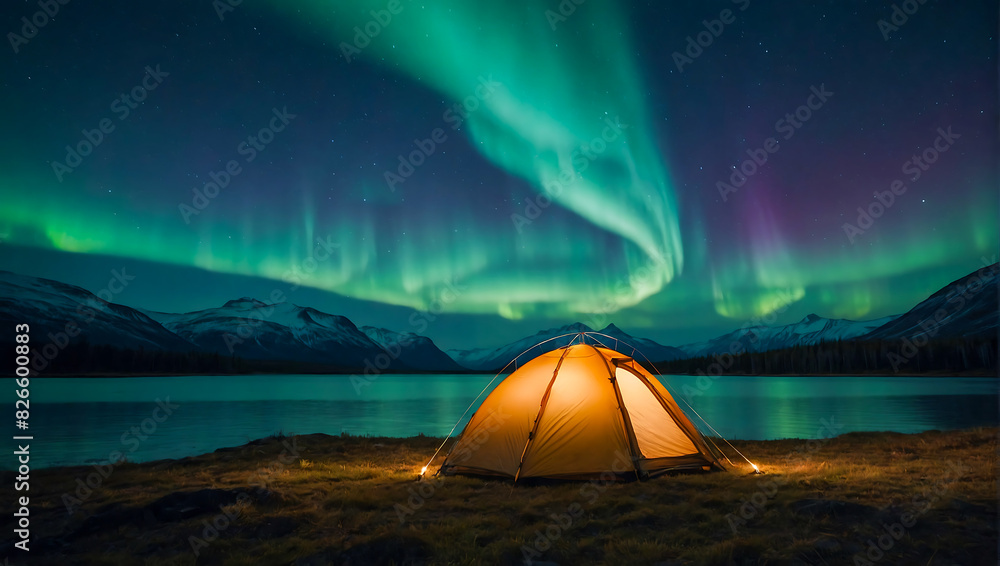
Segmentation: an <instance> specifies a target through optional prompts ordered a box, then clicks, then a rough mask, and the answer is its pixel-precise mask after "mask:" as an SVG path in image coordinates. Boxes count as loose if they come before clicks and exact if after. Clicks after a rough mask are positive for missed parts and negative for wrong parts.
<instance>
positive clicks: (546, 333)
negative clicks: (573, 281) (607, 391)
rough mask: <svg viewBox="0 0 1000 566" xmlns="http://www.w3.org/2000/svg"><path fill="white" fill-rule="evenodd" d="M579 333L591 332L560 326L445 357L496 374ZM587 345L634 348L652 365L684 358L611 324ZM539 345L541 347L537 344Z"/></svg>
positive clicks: (577, 326) (625, 351) (622, 349)
mask: <svg viewBox="0 0 1000 566" xmlns="http://www.w3.org/2000/svg"><path fill="white" fill-rule="evenodd" d="M580 332H594V330H593V329H592V328H590V327H589V326H587V325H586V324H583V323H580V322H577V323H574V324H569V325H566V326H560V327H559V328H550V329H548V330H543V331H541V332H539V333H537V334H533V335H531V336H527V337H525V338H522V339H520V340H517V341H515V342H511V343H510V344H507V345H505V346H501V347H499V348H494V349H489V348H478V349H474V350H448V355H449V356H451V357H452V359H454V360H455V361H456V362H458V363H459V365H462V366H464V367H467V368H469V369H472V370H476V371H499V370H500V369H502V368H504V367H505V366H506V365H507V364H508V363H510V362H511V360H513V359H514V358H515V357H517V356H518V355H519V354H521V353H522V352H524V355H523V356H521V357H519V358H518V365H520V364H522V363H524V362H526V361H528V360H530V359H531V358H534V357H535V356H538V355H539V354H544V353H545V352H550V351H552V350H555V349H557V348H561V347H563V346H565V345H567V344H569V343H570V341H572V340H576V339H578V338H577V335H578V334H579V333H580ZM599 334H605V335H607V336H611V337H612V338H617V339H618V342H616V341H615V340H612V339H609V338H606V337H604V336H600V335H599ZM587 341H588V343H594V342H599V343H601V344H604V345H605V346H607V347H609V348H612V349H617V350H618V351H620V352H622V353H623V354H627V355H631V354H632V353H633V350H632V348H635V349H636V350H637V351H638V352H642V354H644V355H645V356H646V358H647V359H649V360H650V361H652V362H658V361H665V360H676V359H678V358H684V357H686V356H685V355H684V352H682V351H681V350H678V349H677V348H672V347H670V346H664V345H662V344H658V343H656V342H654V341H652V340H647V339H645V338H637V337H635V336H631V335H629V334H627V333H626V332H624V331H622V330H621V329H620V328H618V327H617V326H615V325H613V324H609V325H608V326H606V327H605V328H604V329H603V330H600V331H598V335H594V336H591V337H589V338H587ZM540 342H545V343H544V344H539V343H540ZM625 344H629V345H630V346H631V347H628V346H626V345H625ZM638 352H635V356H636V357H637V358H638V359H639V360H640V361H643V357H642V356H641V355H639V353H638ZM508 369H509V370H511V371H513V369H514V366H513V365H512V366H511V367H510V368H508Z"/></svg>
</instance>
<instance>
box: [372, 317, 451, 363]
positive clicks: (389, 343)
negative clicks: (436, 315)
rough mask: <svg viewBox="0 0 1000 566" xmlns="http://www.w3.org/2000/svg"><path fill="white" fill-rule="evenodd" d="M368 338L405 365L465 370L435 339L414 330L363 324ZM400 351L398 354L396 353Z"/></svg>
mask: <svg viewBox="0 0 1000 566" xmlns="http://www.w3.org/2000/svg"><path fill="white" fill-rule="evenodd" d="M360 330H361V332H364V333H365V335H366V336H368V338H370V339H371V340H372V341H373V342H375V343H376V344H378V345H379V346H381V347H382V349H383V350H385V351H386V352H388V353H389V354H390V355H392V356H394V357H396V358H397V359H398V360H399V361H400V362H401V363H402V364H403V365H405V366H406V367H408V368H412V369H415V370H420V371H441V372H451V371H463V370H464V369H465V368H463V367H461V366H460V365H458V364H457V363H455V361H454V360H452V359H451V358H450V357H448V354H445V353H444V352H443V351H441V349H440V348H438V347H437V345H435V344H434V341H433V340H431V339H430V338H427V337H426V336H420V335H419V334H414V333H412V332H393V331H392V330H386V329H385V328H376V327H374V326H362V327H361V328H360ZM396 352H398V354H397V353H396Z"/></svg>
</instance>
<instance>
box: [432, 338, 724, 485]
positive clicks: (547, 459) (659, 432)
mask: <svg viewBox="0 0 1000 566" xmlns="http://www.w3.org/2000/svg"><path fill="white" fill-rule="evenodd" d="M712 469H720V470H721V469H723V467H722V465H721V463H720V462H719V460H718V458H717V457H716V456H715V455H714V454H713V452H712V451H711V450H710V449H709V447H708V445H707V443H706V442H705V438H704V437H703V436H702V435H701V433H700V432H699V431H698V430H697V429H696V428H695V426H694V425H693V424H692V423H691V421H690V420H689V419H688V418H687V416H685V415H684V413H683V412H682V411H681V409H680V407H678V406H677V403H676V402H675V401H674V399H673V397H671V395H670V393H668V392H667V390H666V389H665V388H664V387H663V385H662V384H660V382H659V381H658V380H657V379H656V378H654V377H653V376H652V375H651V374H650V373H649V372H647V371H646V370H645V369H643V368H642V367H641V366H640V365H639V364H638V363H636V362H635V360H633V359H632V358H631V357H629V356H626V355H624V354H621V353H619V352H616V351H614V350H610V349H607V348H603V347H600V346H594V345H591V344H575V345H570V346H565V347H562V348H559V349H557V350H553V351H551V352H548V353H546V354H542V355H540V356H538V357H536V358H534V359H533V360H531V361H529V362H528V363H526V364H524V365H523V366H522V367H521V368H520V369H518V370H517V371H515V372H514V373H512V374H510V375H509V376H507V378H506V379H504V380H503V381H502V382H501V383H500V384H499V385H498V386H497V387H496V389H494V390H493V392H492V393H490V395H489V396H488V397H487V398H486V399H485V400H484V401H483V404H482V405H481V406H480V407H479V409H478V410H477V411H476V413H475V414H474V415H473V416H472V418H471V420H470V421H469V424H468V425H466V427H465V430H464V431H463V432H462V434H461V437H460V438H459V440H458V441H457V443H456V444H455V445H454V446H453V447H452V449H451V452H449V454H448V456H447V457H446V458H445V460H444V463H443V464H442V465H441V469H440V473H442V474H472V475H489V476H500V477H508V478H513V479H514V480H515V481H517V480H519V479H525V478H562V479H591V478H599V477H602V475H603V477H605V478H607V477H608V474H609V473H610V474H614V475H615V476H616V477H619V478H622V479H644V478H647V477H649V476H652V475H656V474H660V473H663V472H667V471H672V470H706V471H707V470H712Z"/></svg>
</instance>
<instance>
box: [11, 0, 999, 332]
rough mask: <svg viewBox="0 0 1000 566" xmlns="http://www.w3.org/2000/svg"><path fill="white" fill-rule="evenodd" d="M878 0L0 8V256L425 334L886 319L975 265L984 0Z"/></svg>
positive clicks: (988, 108) (93, 278)
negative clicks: (278, 303)
mask: <svg viewBox="0 0 1000 566" xmlns="http://www.w3.org/2000/svg"><path fill="white" fill-rule="evenodd" d="M899 5H905V7H906V8H907V9H909V10H910V11H913V8H914V7H916V11H915V12H914V13H912V14H909V15H906V14H905V13H904V12H903V11H902V9H900V11H899V12H898V13H897V14H896V15H895V18H896V19H895V22H893V19H892V18H893V17H894V16H893V7H892V4H891V3H886V2H843V1H832V0H831V1H827V2H764V1H762V0H752V1H748V0H737V1H711V2H705V1H692V2H630V1H621V2H613V1H611V0H586V1H585V2H583V3H582V4H581V5H579V6H576V5H575V4H573V3H572V2H569V1H568V0H567V1H565V2H563V4H562V6H563V9H564V10H566V13H567V14H568V15H565V16H563V15H561V14H560V13H559V9H560V4H559V2H558V1H557V0H548V1H540V0H511V1H504V2H470V1H468V0H462V1H459V0H428V1H426V2H412V1H409V0H393V1H388V0H375V1H361V0H357V1H346V0H332V1H330V0H328V1H302V2H289V1H284V0H274V1H271V2H244V3H242V4H240V5H238V6H235V7H230V6H229V4H227V3H226V2H225V0H220V1H217V2H215V3H214V4H213V2H212V1H210V0H201V1H197V2H193V1H184V2H177V1H169V2H168V1H160V2H124V1H114V2H102V3H100V4H93V3H87V2H70V3H68V4H66V5H64V6H60V7H59V12H58V14H57V15H56V16H55V17H54V18H53V19H51V20H50V21H46V22H45V24H44V25H43V26H41V27H39V28H38V29H37V33H36V34H34V35H33V36H32V37H30V38H28V35H30V32H31V31H32V30H31V29H30V28H29V29H28V30H27V32H29V33H28V34H26V35H24V37H23V40H22V39H19V38H17V37H15V36H13V35H11V34H18V35H20V34H22V33H23V31H25V30H22V27H25V26H24V22H23V21H22V20H21V18H22V17H27V18H28V20H29V21H30V20H31V18H32V15H33V14H35V13H36V12H38V11H39V10H40V8H39V7H38V4H37V3H36V2H16V3H15V2H8V3H6V4H5V10H4V16H3V18H2V22H3V30H4V32H5V34H7V35H6V37H7V45H5V46H4V48H3V49H4V52H3V55H2V56H0V83H2V85H3V93H4V104H3V109H4V114H5V120H4V122H5V127H6V132H7V134H6V135H4V136H3V137H2V141H0V143H2V147H0V175H2V183H3V184H2V187H3V194H4V196H3V205H2V207H0V238H2V241H3V243H2V244H0V269H6V270H11V271H15V272H19V273H25V274H30V275H38V276H44V277H50V278H54V279H58V280H61V281H65V282H69V283H73V284H77V285H80V286H82V287H84V288H87V289H89V290H91V291H94V292H96V291H98V290H100V289H102V288H104V286H105V285H106V284H107V281H108V279H109V278H111V270H112V269H117V270H121V269H122V268H123V267H124V268H125V269H127V270H128V273H129V274H131V275H133V276H134V277H135V279H134V280H132V281H131V282H130V283H129V285H128V287H126V288H125V290H124V291H123V292H122V293H120V295H118V296H116V297H115V300H116V302H120V303H123V304H126V305H129V306H134V307H141V308H149V309H154V310H160V311H171V312H178V311H190V310H197V309H202V308H207V307H213V306H220V305H221V304H222V303H224V302H225V301H227V300H229V299H232V298H236V297H241V296H254V297H257V298H260V299H266V298H267V297H268V295H269V294H270V293H271V292H272V291H273V290H275V289H280V290H281V291H282V292H283V293H284V295H285V296H286V297H288V300H290V301H292V302H294V303H296V304H301V305H307V306H313V307H316V308H318V309H320V310H324V311H327V312H333V313H337V314H343V315H346V316H348V317H350V318H351V319H352V320H353V321H354V322H355V323H357V324H359V325H363V324H368V325H377V326H385V327H387V328H391V329H393V330H397V331H408V330H409V331H422V333H424V334H426V335H428V336H430V337H431V338H433V339H435V341H437V342H438V344H439V345H441V346H442V347H446V348H448V347H472V346H486V345H499V344H501V343H504V342H506V341H509V340H511V339H513V338H517V337H520V336H521V335H524V334H530V333H533V332H535V331H537V330H539V329H542V328H548V327H552V326H557V325H561V324H566V323H570V322H574V321H581V322H584V323H588V324H591V325H592V326H603V325H604V324H606V323H608V322H614V323H616V324H617V325H618V326H620V327H621V328H623V329H625V330H626V331H628V332H630V333H633V334H637V335H641V336H645V337H649V338H653V339H656V340H658V341H661V342H663V343H666V344H681V343H686V342H691V341H695V340H700V339H703V338H707V337H709V336H713V335H717V334H721V333H723V332H727V331H729V330H732V329H734V328H736V327H739V326H741V325H742V324H743V323H745V322H747V321H754V320H763V319H762V317H764V316H765V315H769V314H773V315H774V316H773V317H769V318H768V319H767V320H768V321H771V322H777V323H788V322H793V321H796V320H799V319H801V318H802V317H804V316H805V315H807V314H809V313H816V314H819V315H821V316H826V317H831V318H849V319H858V320H864V319H871V318H877V317H881V316H885V315H889V314H897V313H901V312H904V311H906V310H908V309H909V308H910V307H912V306H913V305H915V304H916V303H917V302H919V301H921V300H922V299H924V298H926V297H927V296H928V295H929V294H930V293H932V292H934V291H935V290H937V289H938V288H940V287H941V286H943V285H945V284H947V283H948V282H950V281H952V280H954V279H957V278H959V277H961V276H963V275H965V274H967V273H969V272H971V271H973V270H975V269H977V268H978V267H980V266H981V265H982V264H983V262H984V259H983V258H986V259H987V260H988V261H995V256H996V254H997V249H998V226H997V218H998V192H997V181H998V178H997V150H998V148H997V145H998V144H997V139H998V135H997V123H998V113H997V99H998V93H997V59H996V53H997V35H996V22H997V16H998V14H997V5H996V3H995V2H987V1H982V2H963V3H961V7H958V6H954V5H950V4H949V3H945V2H937V1H935V0H929V1H928V2H926V3H925V4H923V5H920V4H919V3H918V2H916V1H913V2H903V3H897V6H899ZM568 6H573V7H574V8H575V11H574V12H573V13H568V10H567V9H566V8H567V7H568ZM220 7H225V9H222V8H220ZM230 8H231V9H230ZM724 10H728V12H724ZM373 11H374V15H373V13H372V12H373ZM393 12H395V13H393ZM220 14H221V17H220ZM903 16H905V17H906V21H905V22H903V21H902V17H903ZM390 18H391V19H390ZM47 19H48V18H42V16H37V21H42V20H47ZM379 19H381V20H382V22H383V23H379V21H378V20H379ZM387 20H388V21H387ZM713 20H718V22H713ZM879 20H885V22H887V23H886V24H884V25H880V24H879ZM705 22H707V23H705ZM893 23H895V24H899V25H892V24H893ZM890 26H891V28H890ZM355 27H357V28H358V29H359V30H360V31H361V33H362V34H363V33H364V31H365V29H366V28H367V29H368V30H369V31H374V32H376V33H375V34H374V37H371V38H369V37H367V36H366V35H359V33H358V32H357V31H356V30H355ZM892 28H895V29H892ZM713 32H715V33H714V34H713ZM699 34H700V35H699ZM689 37H690V38H691V39H690V41H689V39H688V38H689ZM699 40H700V41H701V42H702V45H698V41H699ZM15 50H16V53H15ZM102 128H103V129H104V131H101V129H102ZM262 130H263V131H262ZM769 138H773V139H771V140H770V141H769ZM67 145H69V146H70V149H72V150H73V151H72V152H68V150H67ZM76 152H79V153H81V154H84V153H86V154H87V155H85V156H83V155H80V156H77V155H75V153H76ZM68 153H70V155H67V154H68ZM914 158H916V160H914ZM754 159H757V161H756V162H755V161H754ZM764 159H766V161H764ZM227 169H228V170H227ZM897 180H898V181H900V183H896V184H895V185H894V182H895V181H897ZM213 183H214V184H213ZM723 183H724V184H723ZM893 188H895V190H896V192H895V193H893ZM195 189H197V191H198V193H196V192H195ZM199 195H201V196H199ZM859 207H861V208H862V209H863V210H866V211H867V212H868V213H870V214H871V215H872V216H874V217H875V218H860V219H859V215H860V214H861V213H859V210H858V209H859ZM847 224H850V226H847ZM427 309H429V310H430V314H433V315H434V316H431V317H426V316H420V317H414V312H415V311H421V310H427ZM441 311H443V312H441ZM439 312H441V314H438V313H439ZM414 318H418V319H419V320H425V321H429V324H427V325H426V328H424V327H423V325H422V324H421V325H419V327H418V326H417V325H414V324H411V320H414Z"/></svg>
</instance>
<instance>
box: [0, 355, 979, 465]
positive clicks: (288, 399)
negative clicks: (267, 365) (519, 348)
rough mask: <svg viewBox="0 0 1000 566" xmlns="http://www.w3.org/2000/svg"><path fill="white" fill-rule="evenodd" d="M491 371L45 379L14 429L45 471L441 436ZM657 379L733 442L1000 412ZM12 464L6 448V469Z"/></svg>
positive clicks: (893, 393) (941, 395)
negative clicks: (314, 442) (309, 440)
mask: <svg viewBox="0 0 1000 566" xmlns="http://www.w3.org/2000/svg"><path fill="white" fill-rule="evenodd" d="M492 377H493V376H489V375H383V376H379V377H377V378H375V379H374V380H373V381H371V382H370V383H367V385H366V386H363V387H360V388H356V387H355V384H354V383H352V381H351V377H350V376H316V375H263V376H223V377H217V376H196V377H149V378H128V379H106V378H88V379H56V378H40V379H33V380H32V381H31V397H30V400H31V415H30V430H28V431H18V432H17V433H16V434H30V435H33V436H34V440H32V441H31V465H32V467H35V468H37V467H48V466H57V465H70V464H92V463H98V462H106V461H107V460H108V457H109V454H112V453H113V452H120V453H123V454H125V455H126V456H127V457H128V459H129V460H130V461H133V462H143V461H149V460H158V459H162V458H180V457H184V456H193V455H197V454H203V453H205V452H211V451H213V450H215V449H217V448H221V447H227V446H238V445H240V444H245V443H246V442H248V441H250V440H253V439H257V438H261V437H265V436H269V435H272V434H275V433H278V432H282V433H284V434H286V435H292V434H309V433H315V432H322V433H327V434H340V433H342V432H344V433H350V434H355V435H372V436H400V437H405V436H414V435H417V434H419V433H423V434H426V435H428V436H444V435H446V434H448V432H449V431H450V430H451V429H452V427H453V426H454V425H455V423H456V421H458V419H459V417H460V416H461V415H462V413H463V412H464V411H465V409H466V408H467V407H468V406H469V404H470V403H471V402H472V401H473V399H475V398H476V396H477V395H478V394H479V392H480V391H481V390H482V389H483V387H484V386H486V384H487V383H489V381H490V380H491V379H492ZM660 379H661V381H663V382H664V383H665V384H666V385H667V387H668V389H669V390H670V391H671V392H672V393H673V394H674V396H675V397H677V398H678V399H677V401H678V403H679V404H680V405H681V407H682V408H683V409H684V410H685V411H686V412H688V413H689V416H691V419H692V420H693V421H695V423H696V424H699V425H700V421H698V419H697V417H695V416H694V415H692V414H690V410H689V409H688V408H687V406H686V405H685V403H684V401H682V399H685V398H686V399H687V401H688V402H689V403H690V404H691V406H692V407H694V409H695V410H696V411H697V412H698V413H699V414H701V416H702V417H704V418H705V419H706V420H707V421H708V422H709V423H711V424H712V426H713V427H715V429H716V430H718V431H719V432H720V433H721V434H722V435H723V436H725V437H727V438H730V439H755V440H762V439H775V438H817V437H823V436H827V435H828V433H827V432H825V431H820V429H821V428H822V427H823V426H824V421H825V422H832V423H833V424H834V425H836V426H840V427H843V428H840V429H839V432H851V431H882V430H891V431H897V432H907V433H910V432H920V431H924V430H931V429H939V430H947V429H956V428H967V427H973V426H996V425H997V423H998V416H997V414H998V411H997V381H996V380H995V379H991V378H930V377H919V378H914V377H739V376H733V377H726V376H723V377H720V378H718V379H717V380H714V381H708V382H705V381H704V379H703V383H702V385H708V387H707V389H704V390H700V389H698V384H697V382H696V379H697V378H695V377H691V376H663V377H661V378H660ZM499 381H500V379H499V378H498V379H497V380H496V381H495V382H494V384H493V385H494V386H495V385H496V383H499ZM685 386H687V387H685ZM8 391H10V390H8ZM692 392H698V393H700V395H693V394H692ZM5 395H7V396H8V399H9V402H10V405H8V407H13V404H14V403H13V400H14V397H13V395H12V394H11V393H9V392H8V393H6V394H5ZM484 397H485V395H484ZM158 399H159V400H161V401H163V402H164V404H163V405H160V404H158V402H157V400H158ZM168 399H169V405H167V404H165V402H166V401H167V400H168ZM481 400H482V399H480V401H481ZM476 406H478V402H477V404H476ZM164 407H166V408H164ZM474 409H475V407H474V408H473V410H474ZM168 410H169V412H170V414H169V415H167V411H168ZM11 412H13V411H11ZM472 412H473V411H470V412H469V414H468V415H466V417H465V419H464V420H463V421H462V423H460V425H459V428H458V429H457V430H456V431H455V434H458V433H459V432H461V430H462V429H461V427H462V426H464V424H465V421H467V420H468V418H469V416H471V414H472ZM154 417H155V418H156V419H159V420H161V421H162V422H156V420H154ZM9 442H13V441H9ZM13 463H14V458H2V459H0V468H4V469H12V468H13Z"/></svg>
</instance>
